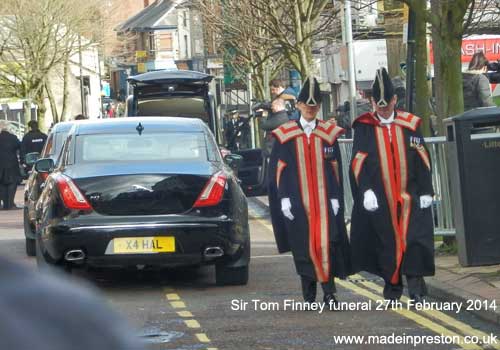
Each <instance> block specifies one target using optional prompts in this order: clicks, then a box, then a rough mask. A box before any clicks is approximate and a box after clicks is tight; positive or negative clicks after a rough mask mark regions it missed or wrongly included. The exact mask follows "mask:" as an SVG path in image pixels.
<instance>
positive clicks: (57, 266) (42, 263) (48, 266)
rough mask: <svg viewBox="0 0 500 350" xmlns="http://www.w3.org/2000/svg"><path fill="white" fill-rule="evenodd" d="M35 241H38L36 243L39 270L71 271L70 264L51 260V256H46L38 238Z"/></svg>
mask: <svg viewBox="0 0 500 350" xmlns="http://www.w3.org/2000/svg"><path fill="white" fill-rule="evenodd" d="M35 242H36V244H35V245H36V248H35V250H36V253H35V255H36V266H37V267H38V270H40V271H42V272H56V273H61V272H66V273H71V267H70V266H69V265H66V264H64V263H56V262H52V261H49V259H50V258H48V257H46V256H45V254H44V253H43V251H42V248H41V247H40V242H39V241H38V239H36V240H35Z"/></svg>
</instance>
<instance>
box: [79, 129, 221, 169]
mask: <svg viewBox="0 0 500 350" xmlns="http://www.w3.org/2000/svg"><path fill="white" fill-rule="evenodd" d="M214 147H216V146H215V145H213V144H212V142H211V140H210V139H208V138H207V137H206V135H205V134H204V133H203V132H190V133H186V132H165V133H153V134H142V135H139V134H138V133H133V134H93V135H80V136H78V137H77V140H76V149H75V161H76V163H87V162H127V161H194V162H197V161H200V162H204V161H208V160H210V161H213V160H217V155H216V154H214V152H217V151H216V149H214Z"/></svg>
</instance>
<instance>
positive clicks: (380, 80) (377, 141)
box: [350, 68, 434, 302]
mask: <svg viewBox="0 0 500 350" xmlns="http://www.w3.org/2000/svg"><path fill="white" fill-rule="evenodd" d="M396 102H397V97H396V96H395V94H394V89H393V86H392V83H391V80H390V78H389V75H388V74H387V71H386V70H385V69H384V68H381V69H379V70H378V71H377V75H376V78H375V82H374V84H373V97H372V103H373V108H374V110H375V112H373V113H372V112H370V113H365V114H363V115H361V116H359V117H358V118H357V119H356V120H355V121H354V124H353V128H354V145H353V151H352V152H353V153H352V154H353V157H352V162H351V167H350V179H351V187H352V194H353V198H354V207H353V212H352V223H351V237H350V238H351V247H352V252H353V265H354V266H353V267H354V270H355V271H361V270H363V271H368V272H371V273H374V274H376V275H378V276H381V277H382V278H384V280H385V288H384V297H385V298H386V299H388V300H393V301H395V300H398V299H399V298H400V297H401V295H402V292H403V284H402V278H401V275H402V274H404V275H406V279H407V282H408V290H409V294H410V297H411V298H412V299H414V300H415V302H421V301H422V298H423V296H424V295H425V294H426V286H425V281H424V278H423V276H431V275H433V274H434V232H433V230H434V226H433V222H432V212H431V205H432V196H433V194H434V192H433V188H432V178H431V163H430V157H429V153H428V151H427V149H426V147H425V143H424V138H423V137H422V134H421V133H420V131H419V129H418V128H419V125H420V123H421V119H420V118H418V117H416V116H414V115H412V114H410V113H406V112H401V111H397V110H395V109H394V106H395V105H396Z"/></svg>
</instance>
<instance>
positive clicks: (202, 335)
mask: <svg viewBox="0 0 500 350" xmlns="http://www.w3.org/2000/svg"><path fill="white" fill-rule="evenodd" d="M196 338H198V340H199V341H200V342H201V343H210V339H209V338H208V337H207V335H206V334H205V333H197V334H196Z"/></svg>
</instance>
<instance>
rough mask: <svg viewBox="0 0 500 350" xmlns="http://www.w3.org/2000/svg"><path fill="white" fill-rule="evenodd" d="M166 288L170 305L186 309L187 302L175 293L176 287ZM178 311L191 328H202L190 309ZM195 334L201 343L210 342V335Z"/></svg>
mask: <svg viewBox="0 0 500 350" xmlns="http://www.w3.org/2000/svg"><path fill="white" fill-rule="evenodd" d="M164 290H165V292H166V294H165V298H166V299H167V300H168V301H169V302H170V305H171V306H172V307H173V308H174V309H186V304H185V303H184V301H182V299H181V297H180V295H179V294H178V293H175V291H174V289H172V288H165V289H164ZM176 312H177V315H178V316H180V317H182V318H184V319H185V320H184V324H185V325H186V327H188V328H190V329H200V328H201V325H200V323H199V322H198V321H197V320H195V319H194V316H193V314H192V313H191V312H190V311H188V310H181V311H176ZM195 336H196V339H198V342H200V343H203V344H207V343H210V339H209V338H208V336H207V335H206V334H205V333H196V334H195ZM208 349H215V350H217V348H208Z"/></svg>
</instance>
